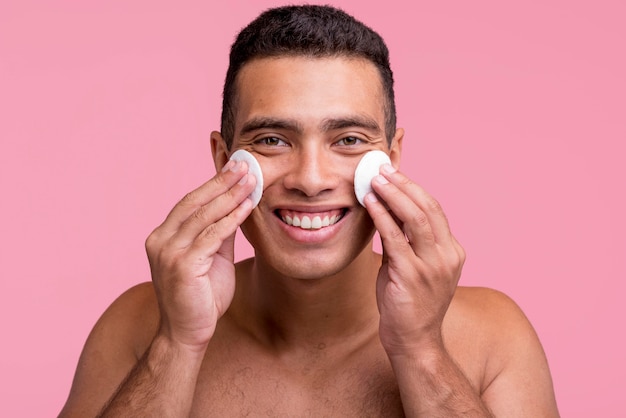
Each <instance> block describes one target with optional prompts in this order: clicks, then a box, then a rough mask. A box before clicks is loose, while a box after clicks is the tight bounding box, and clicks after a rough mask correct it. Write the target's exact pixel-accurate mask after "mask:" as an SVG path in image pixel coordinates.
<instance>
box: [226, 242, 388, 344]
mask: <svg viewBox="0 0 626 418" xmlns="http://www.w3.org/2000/svg"><path fill="white" fill-rule="evenodd" d="M380 263H381V259H380V255H378V254H375V253H374V252H373V251H372V250H371V246H367V247H366V249H365V250H363V251H362V252H361V253H360V254H359V256H358V257H356V258H355V260H354V261H353V262H352V263H351V264H350V265H348V267H346V268H345V269H343V270H342V271H340V272H338V273H337V274H335V275H333V276H330V277H324V278H319V279H294V278H291V277H285V276H284V275H281V274H280V273H278V272H276V271H275V270H273V269H271V268H270V267H269V266H267V265H266V264H265V263H264V262H263V260H260V259H258V258H257V259H253V260H248V261H246V262H244V263H242V264H240V265H239V266H238V280H237V294H236V295H235V300H234V302H233V309H232V313H233V315H234V316H235V317H236V320H237V322H238V323H240V324H242V325H243V326H245V327H246V328H248V329H249V330H250V332H251V333H252V334H253V335H255V336H256V338H257V339H259V340H260V341H261V343H263V344H264V345H267V346H270V347H272V348H274V349H277V350H289V349H292V348H294V347H302V348H305V349H308V348H310V347H319V346H324V347H325V346H330V345H343V344H348V343H349V344H358V343H359V341H364V340H367V339H369V338H372V336H374V335H377V332H378V319H379V316H378V308H377V305H376V277H377V275H378V269H379V267H380Z"/></svg>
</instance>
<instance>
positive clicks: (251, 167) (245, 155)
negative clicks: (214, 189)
mask: <svg viewBox="0 0 626 418" xmlns="http://www.w3.org/2000/svg"><path fill="white" fill-rule="evenodd" d="M230 159H231V160H233V161H245V162H246V163H247V164H248V173H250V174H252V175H253V176H254V177H256V187H255V188H254V190H253V191H252V193H250V200H252V207H253V208H255V207H256V206H257V205H258V204H259V201H260V200H261V196H262V195H263V173H262V172H261V166H260V165H259V162H258V161H257V160H256V158H254V155H252V154H250V153H249V152H248V151H246V150H242V149H240V150H237V151H235V152H233V155H231V156H230Z"/></svg>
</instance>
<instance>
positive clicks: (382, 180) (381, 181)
mask: <svg viewBox="0 0 626 418" xmlns="http://www.w3.org/2000/svg"><path fill="white" fill-rule="evenodd" d="M374 181H375V182H376V183H378V184H387V183H389V181H387V179H386V178H384V177H383V176H381V175H378V176H376V177H374Z"/></svg>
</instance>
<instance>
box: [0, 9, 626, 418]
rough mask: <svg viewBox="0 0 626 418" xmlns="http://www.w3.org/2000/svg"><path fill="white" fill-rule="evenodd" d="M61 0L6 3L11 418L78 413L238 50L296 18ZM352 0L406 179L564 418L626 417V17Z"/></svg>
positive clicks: (1, 292) (214, 117)
mask: <svg viewBox="0 0 626 418" xmlns="http://www.w3.org/2000/svg"><path fill="white" fill-rule="evenodd" d="M11 3H12V4H11ZM49 3H52V2H49ZM55 3H56V5H54V6H51V5H47V2H38V3H37V4H34V3H33V2H32V1H19V0H15V1H12V2H11V1H9V2H6V1H3V2H2V3H1V5H0V139H1V149H0V189H1V193H2V194H1V195H2V204H1V206H0V207H1V209H0V211H1V216H0V234H1V235H0V236H1V239H2V241H1V242H2V244H1V245H2V248H1V251H0V266H1V268H2V270H1V273H0V274H1V281H0V297H1V298H2V300H1V301H0V330H1V335H2V337H1V338H2V342H1V345H0V350H1V355H0V393H2V401H1V402H0V416H29V417H30V416H33V417H34V416H53V415H56V414H57V413H58V411H59V409H60V408H61V406H62V405H63V403H64V401H65V397H66V395H67V393H68V390H69V387H70V383H71V380H72V375H73V372H74V368H75V365H76V361H77V359H78V356H79V353H80V351H81V348H82V345H83V342H84V340H85V338H86V337H87V334H88V333H89V330H90V329H91V327H92V325H93V324H94V322H95V321H96V319H97V318H98V317H99V315H100V314H101V313H102V311H103V310H104V309H105V308H106V307H107V306H108V305H109V303H110V302H111V301H112V300H113V299H114V298H115V297H116V296H118V295H119V294H120V293H121V292H123V291H124V290H125V289H127V288H128V287H130V286H132V285H133V284H135V283H138V282H141V281H145V280H149V278H150V276H149V271H148V266H147V262H146V259H145V255H144V249H143V242H144V239H145V237H146V236H147V235H148V234H149V232H150V231H151V230H152V229H153V228H154V227H155V226H156V225H158V224H159V223H160V222H161V220H162V219H163V218H164V216H165V215H166V214H167V212H168V211H169V209H170V208H171V207H172V205H173V204H174V203H175V202H176V201H177V200H178V199H179V198H180V197H181V196H182V195H183V194H185V193H186V192H187V191H189V190H191V189H192V188H195V187H196V186H197V185H199V184H200V183H201V182H203V181H204V180H206V179H208V178H209V177H210V176H211V175H212V174H213V172H214V170H213V167H212V162H211V157H210V149H209V132H210V131H211V130H212V129H215V128H217V127H218V121H219V109H220V105H221V102H220V94H221V87H222V80H223V78H224V74H225V71H226V64H227V51H228V48H229V46H230V43H231V41H232V40H233V37H234V35H235V33H236V31H237V30H238V29H239V28H240V27H242V26H243V25H244V24H246V23H247V22H248V21H249V20H250V19H252V18H253V17H254V16H256V15H257V14H258V12H260V11H261V10H263V9H264V8H266V7H268V6H272V5H276V4H279V3H278V2H275V1H259V2H253V1H243V0H229V1H227V2H226V1H224V2H220V3H221V4H223V5H214V4H212V2H208V1H206V2H205V1H177V2H171V3H170V4H164V2H161V1H141V2H138V1H135V2H127V1H117V0H116V1H111V2H98V3H101V4H100V5H97V6H96V5H93V4H90V3H96V2H89V3H88V2H84V1H64V2H61V1H57V2H55ZM215 3H217V2H215ZM434 3H436V5H435V4H434ZM334 4H336V5H338V6H341V7H344V8H345V9H346V10H347V11H349V12H352V13H353V14H354V15H356V16H357V17H358V18H360V19H362V20H364V21H365V22H366V23H368V24H369V25H371V26H372V27H374V28H375V29H376V30H378V31H379V32H380V33H381V34H382V35H383V36H384V37H385V39H386V40H387V42H388V45H389V47H390V50H391V54H392V65H393V67H394V70H395V74H396V79H397V96H398V110H399V125H400V126H403V127H404V128H405V129H406V131H407V135H406V140H405V152H404V156H403V169H404V170H405V171H406V172H407V173H409V174H410V175H411V176H412V177H413V178H415V179H416V180H417V181H419V182H420V183H422V184H423V185H424V186H425V187H426V188H427V189H428V190H429V191H430V192H431V193H432V194H434V195H435V196H436V197H437V198H438V199H439V200H440V201H441V202H442V204H443V205H444V208H446V209H447V214H448V216H449V218H450V220H451V222H452V226H453V229H454V231H455V232H456V234H457V235H458V238H459V239H460V241H461V242H462V243H463V244H464V246H465V247H466V249H467V252H468V255H469V259H468V262H467V264H466V268H465V271H464V275H463V278H462V284H465V285H480V286H489V287H494V288H497V289H500V290H502V291H504V292H506V293H508V294H509V295H510V296H512V297H513V298H514V299H515V300H516V301H517V302H518V303H519V304H520V305H521V307H522V308H523V309H524V311H525V312H526V313H527V315H528V317H529V318H530V319H531V321H532V322H533V324H534V325H535V327H536V329H537V331H538V333H539V335H540V337H541V339H542V341H543V344H544V347H545V350H546V353H547V356H548V359H549V362H550V365H551V369H552V373H553V377H554V383H555V389H556V394H557V400H558V403H559V406H560V410H561V413H562V415H563V416H564V417H589V416H602V417H617V416H623V410H624V404H623V393H624V392H625V391H626V378H625V377H624V376H625V375H626V354H625V353H626V346H625V343H624V325H623V322H624V318H625V313H626V312H625V308H624V305H625V303H624V298H623V294H624V291H625V290H626V288H625V285H624V281H625V280H624V279H626V269H625V263H624V261H625V258H626V257H625V256H626V241H625V238H624V234H625V233H626V223H625V221H624V214H625V213H626V204H625V203H624V191H625V190H624V189H625V187H624V178H626V172H625V170H624V168H623V165H622V163H623V160H624V156H625V155H626V153H625V150H624V141H625V140H626V121H625V120H626V76H625V74H626V62H625V58H624V57H625V55H626V54H625V48H626V47H625V44H624V41H625V40H626V30H625V27H626V25H624V18H625V17H626V9H625V7H624V6H623V4H624V3H623V2H622V1H619V0H615V1H608V0H600V1H591V0H589V1H586V2H582V1H554V0H550V1H539V0H533V1H523V2H522V1H519V2H503V1H496V0H492V1H482V0H478V1H463V0H458V1H446V2H426V1H420V2H417V4H416V2H413V1H394V0H386V1H376V2H373V1H371V2H362V1H358V0H350V1H348V0H346V1H335V2H334ZM505 4H506V5H505ZM238 246H239V248H238V254H239V258H243V257H245V256H247V255H249V254H250V249H249V248H248V247H247V243H244V242H242V240H239V244H238Z"/></svg>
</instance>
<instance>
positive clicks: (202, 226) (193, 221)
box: [171, 174, 256, 247]
mask: <svg viewBox="0 0 626 418" xmlns="http://www.w3.org/2000/svg"><path fill="white" fill-rule="evenodd" d="M255 184H256V179H255V177H254V176H252V175H250V174H246V175H244V176H243V177H242V178H241V180H240V181H239V182H238V183H236V184H235V185H234V186H233V187H232V188H230V189H228V190H226V192H224V193H222V194H220V195H219V196H217V197H216V198H215V199H213V200H212V201H210V202H208V203H207V204H205V205H203V206H201V207H199V208H198V209H197V210H196V211H194V212H193V213H192V214H191V215H190V216H189V217H188V218H187V220H185V221H184V222H183V223H182V224H181V225H180V228H179V229H178V231H176V233H175V234H174V235H173V236H172V238H171V239H172V241H173V242H174V243H175V245H176V246H179V247H180V246H188V245H189V244H190V243H191V242H192V241H193V240H195V239H196V237H197V236H198V235H199V234H202V233H204V231H206V229H207V228H210V226H211V225H212V224H215V223H217V222H219V221H220V220H222V219H223V218H225V217H227V216H229V215H230V214H231V213H232V212H233V211H234V210H235V209H236V208H237V207H238V206H240V205H241V204H242V202H244V201H245V200H246V198H247V197H248V196H249V195H250V192H251V191H252V190H253V189H254V186H255ZM250 211H251V210H250ZM250 211H248V212H247V214H246V216H247V215H249V214H250ZM235 218H236V217H235ZM229 219H233V216H230V218H229ZM244 220H245V217H244V218H243V219H241V222H243V221H244ZM238 226H239V224H236V225H235V226H234V228H235V229H236V228H237V227H238Z"/></svg>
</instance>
